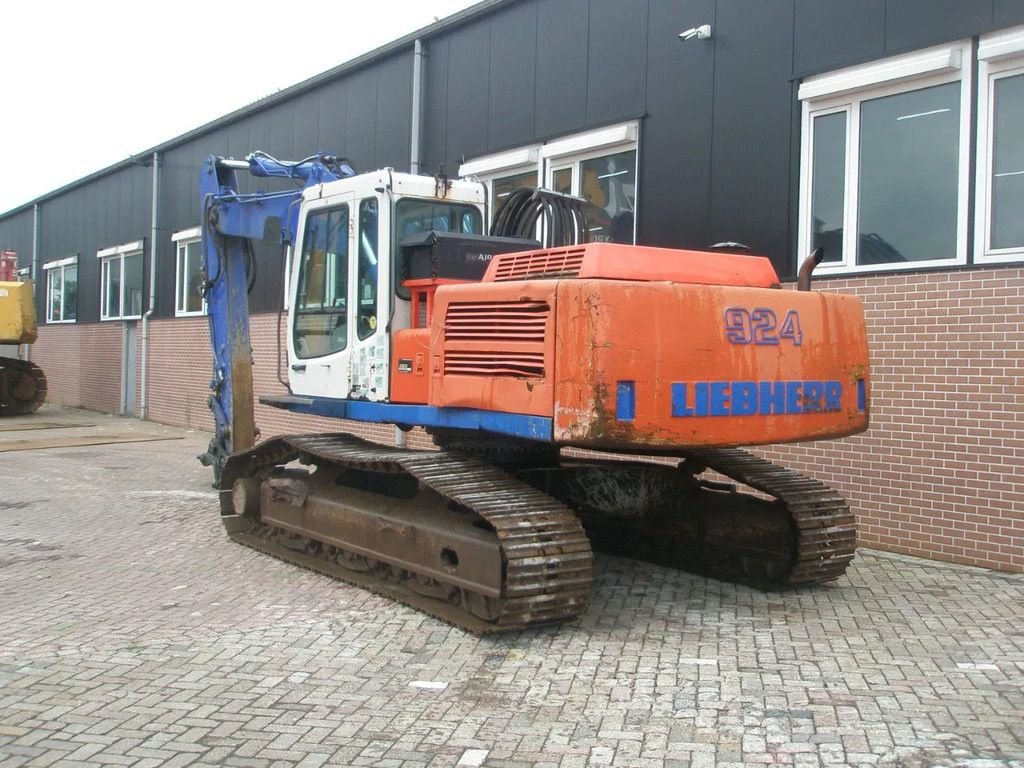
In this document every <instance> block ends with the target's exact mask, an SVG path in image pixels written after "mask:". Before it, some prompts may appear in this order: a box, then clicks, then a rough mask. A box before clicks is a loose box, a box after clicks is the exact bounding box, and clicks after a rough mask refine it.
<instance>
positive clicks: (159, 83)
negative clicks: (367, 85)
mask: <svg viewBox="0 0 1024 768" xmlns="http://www.w3.org/2000/svg"><path fill="white" fill-rule="evenodd" d="M475 2H476V0H372V2H369V3H362V2H358V3H357V2H353V1H352V0H293V2H290V3H280V2H278V3H269V2H266V0H247V1H240V0H175V1H174V2H173V3H172V2H168V1H167V0H150V2H145V0H143V2H140V1H139V0H132V1H126V0H95V2H71V1H70V0H64V1H63V2H46V0H8V1H7V2H4V3H2V5H0V30H3V47H2V49H0V110H2V111H0V153H2V154H0V156H2V160H0V212H3V211H7V210H10V209H11V208H14V207H16V206H18V205H20V204H22V203H25V202H28V201H29V200H31V199H33V198H35V197H38V196H39V195H41V194H43V193H45V192H48V191H50V190H52V189H55V188H57V187H60V186H62V185H64V184H67V183H68V182H71V181H74V180H75V179H78V178H81V177H82V176H86V175H88V174H90V173H92V172H93V171H97V170H99V169H101V168H104V167H106V166H108V165H111V164H112V163H115V162H117V161H118V160H122V159H124V158H125V157H128V156H130V155H133V154H136V153H138V152H140V151H142V150H145V149H148V148H149V147H152V146H153V145H155V144H159V143H160V142H162V141H166V140H167V139H170V138H173V137H174V136H177V135H178V134H181V133H184V132H185V131H188V130H190V129H192V128H195V127H197V126H199V125H202V124H203V123H205V122H208V121H210V120H213V119H214V118H217V117H219V116H221V115H224V114H226V113H228V112H231V111H232V110H235V109H238V108H239V107H242V106H244V105H246V104H249V103H251V102H253V101H256V100H257V99H260V98H263V97H264V96H269V95H270V94H272V93H274V92H276V91H278V90H280V89H282V88H287V87H288V86H289V85H293V84H295V83H297V82H299V81H300V80H304V79H306V78H307V77H311V76H313V75H315V74H318V73H320V72H323V71H325V70H327V69H330V68H331V67H334V66H336V65H338V64H341V63H342V62H345V61H348V60H349V59H352V58H354V57H356V56H358V55H360V54H362V53H366V52H367V51H370V50H373V49H374V48H376V47H378V46H380V45H383V44H385V43H388V42H390V41H392V40H394V39H396V38H398V37H402V36H403V35H405V34H407V33H409V32H412V31H413V30H416V29H419V28H421V27H424V26H426V25H427V24H431V23H433V21H434V20H435V18H444V17H445V16H449V15H451V14H452V13H455V12H456V11H459V10H461V9H463V8H467V7H469V6H471V5H474V4H475ZM253 149H258V147H253Z"/></svg>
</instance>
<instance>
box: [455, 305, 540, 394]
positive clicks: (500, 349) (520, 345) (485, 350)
mask: <svg viewBox="0 0 1024 768" xmlns="http://www.w3.org/2000/svg"><path fill="white" fill-rule="evenodd" d="M550 315H551V307H550V306H548V304H547V302H543V301H516V302H500V301H495V302H485V301H482V302H459V303H453V304H449V305H448V308H447V312H446V314H445V324H444V337H445V353H444V372H445V374H457V375H462V376H513V377H522V378H541V377H543V376H544V333H545V330H546V328H547V323H548V317H549V316H550Z"/></svg>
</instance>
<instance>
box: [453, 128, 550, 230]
mask: <svg viewBox="0 0 1024 768" xmlns="http://www.w3.org/2000/svg"><path fill="white" fill-rule="evenodd" d="M459 175H460V176H463V177H466V176H475V177H476V178H478V179H479V180H480V181H482V182H483V183H484V184H485V185H486V186H487V199H488V201H489V204H490V209H491V210H490V215H491V221H492V222H493V221H494V214H495V212H496V211H497V210H498V209H499V208H500V207H501V205H502V203H503V202H504V201H505V199H506V198H507V197H508V196H509V193H511V192H512V191H513V190H515V189H519V188H520V187H537V186H538V185H539V184H540V179H541V177H542V175H543V168H542V166H541V163H540V146H539V145H533V146H529V147H521V148H519V149H514V150H511V151H509V152H499V153H498V154H495V155H487V156H486V157H478V158H475V159H473V160H470V161H469V162H468V163H463V164H462V165H461V166H460V168H459Z"/></svg>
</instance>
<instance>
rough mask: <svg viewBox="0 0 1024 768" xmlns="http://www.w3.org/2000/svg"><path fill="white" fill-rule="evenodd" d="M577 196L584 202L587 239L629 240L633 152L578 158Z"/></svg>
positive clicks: (633, 194)
mask: <svg viewBox="0 0 1024 768" xmlns="http://www.w3.org/2000/svg"><path fill="white" fill-rule="evenodd" d="M556 188H557V185H556ZM580 197H583V198H584V199H585V200H586V201H587V203H588V205H587V206H586V211H585V212H586V216H587V225H588V227H589V239H590V240H591V241H593V242H611V243H632V242H633V224H634V209H635V207H636V151H635V150H630V151H628V152H617V153H616V154H614V155H605V156H604V157H595V158H593V159H590V160H581V161H580Z"/></svg>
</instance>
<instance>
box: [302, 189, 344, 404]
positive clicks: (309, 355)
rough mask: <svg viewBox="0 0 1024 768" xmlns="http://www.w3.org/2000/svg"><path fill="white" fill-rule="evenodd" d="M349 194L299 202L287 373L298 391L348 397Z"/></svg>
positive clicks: (324, 395)
mask: <svg viewBox="0 0 1024 768" xmlns="http://www.w3.org/2000/svg"><path fill="white" fill-rule="evenodd" d="M352 208H353V196H352V195H332V196H331V197H329V198H327V199H323V200H316V201H314V202H311V203H309V204H307V205H305V206H303V218H302V222H301V225H300V227H299V229H300V234H299V237H298V240H297V242H298V243H299V247H298V249H297V254H296V256H297V258H295V259H294V261H295V263H294V265H293V273H292V280H291V286H292V287H291V291H292V296H291V309H290V311H289V316H288V364H289V365H288V368H289V371H288V374H289V375H288V379H289V383H290V384H291V388H292V392H293V393H295V394H296V395H313V396H319V397H333V398H345V397H348V395H349V391H350V390H351V385H352V341H353V339H354V338H355V332H354V329H353V327H352V325H353V323H352V322H351V318H350V316H351V314H352V300H353V297H354V295H355V286H354V285H353V282H354V281H353V279H352V277H353V274H354V272H355V263H354V259H353V258H352V254H353V252H354V248H353V245H354V231H355V224H354V221H353V210H352Z"/></svg>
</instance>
